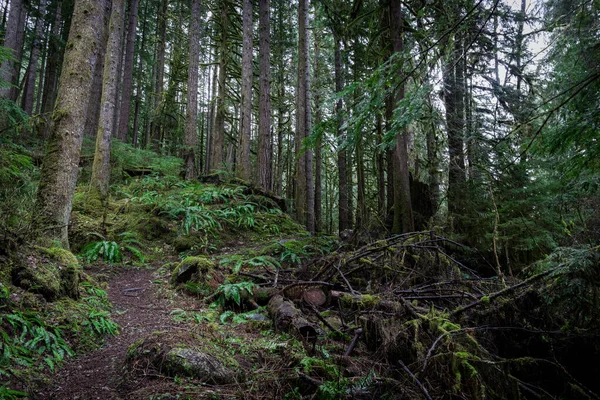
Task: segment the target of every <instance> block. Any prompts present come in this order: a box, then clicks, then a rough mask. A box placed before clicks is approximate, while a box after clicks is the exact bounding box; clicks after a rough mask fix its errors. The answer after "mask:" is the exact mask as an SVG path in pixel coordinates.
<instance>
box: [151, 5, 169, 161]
mask: <svg viewBox="0 0 600 400" xmlns="http://www.w3.org/2000/svg"><path fill="white" fill-rule="evenodd" d="M167 9H168V1H167V0H160V9H159V13H158V17H157V18H158V23H157V34H158V43H157V45H156V60H157V61H156V75H155V81H154V94H155V98H154V114H155V118H156V117H157V116H158V115H160V107H162V103H163V102H162V98H163V92H164V90H163V87H164V77H165V49H166V41H167ZM152 138H153V140H154V149H155V150H157V151H158V150H159V149H160V145H161V124H159V123H157V122H156V121H155V122H153V123H152Z"/></svg>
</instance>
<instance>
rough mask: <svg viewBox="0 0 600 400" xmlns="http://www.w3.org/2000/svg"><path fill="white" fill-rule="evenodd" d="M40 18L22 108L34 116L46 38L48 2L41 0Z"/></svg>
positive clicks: (37, 19) (30, 58)
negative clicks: (40, 62)
mask: <svg viewBox="0 0 600 400" xmlns="http://www.w3.org/2000/svg"><path fill="white" fill-rule="evenodd" d="M38 13H39V14H38V16H37V18H36V21H35V33H34V37H33V42H32V44H31V53H30V56H29V67H28V68H27V76H26V77H25V92H24V94H23V99H22V100H23V101H22V107H23V111H25V112H26V113H27V114H29V115H32V114H33V101H34V94H35V87H36V85H35V81H36V80H37V75H38V60H39V58H40V50H41V47H42V38H43V37H44V34H43V32H44V24H45V19H44V16H45V14H46V0H40V5H39V9H38Z"/></svg>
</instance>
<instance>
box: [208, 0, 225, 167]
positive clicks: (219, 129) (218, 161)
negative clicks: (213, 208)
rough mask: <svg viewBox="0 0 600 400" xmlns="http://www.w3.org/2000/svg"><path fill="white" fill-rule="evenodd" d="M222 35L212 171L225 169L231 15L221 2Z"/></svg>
mask: <svg viewBox="0 0 600 400" xmlns="http://www.w3.org/2000/svg"><path fill="white" fill-rule="evenodd" d="M221 7H222V8H221V27H220V28H221V37H220V43H219V79H218V84H217V87H218V89H217V92H218V94H217V104H216V107H217V108H216V115H215V125H214V127H213V137H212V145H211V157H210V161H211V164H210V165H211V167H210V172H211V173H214V172H216V171H219V170H222V169H223V161H224V160H223V157H224V152H223V150H224V147H225V89H226V88H225V84H226V82H225V81H226V79H225V78H226V73H227V57H228V54H227V46H228V42H227V29H229V16H228V14H227V5H226V4H225V2H222V4H221Z"/></svg>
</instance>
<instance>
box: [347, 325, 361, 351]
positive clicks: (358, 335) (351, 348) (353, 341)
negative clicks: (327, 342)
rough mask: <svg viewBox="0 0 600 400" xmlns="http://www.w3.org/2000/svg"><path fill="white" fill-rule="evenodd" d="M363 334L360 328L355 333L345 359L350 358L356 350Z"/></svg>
mask: <svg viewBox="0 0 600 400" xmlns="http://www.w3.org/2000/svg"><path fill="white" fill-rule="evenodd" d="M362 333H363V330H362V328H358V329H357V330H355V331H354V337H353V338H352V341H351V342H350V345H349V346H348V349H347V350H346V352H345V353H344V357H348V356H350V354H351V353H352V350H354V348H355V347H356V344H357V343H358V339H360V336H361V335H362Z"/></svg>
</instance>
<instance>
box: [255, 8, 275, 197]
mask: <svg viewBox="0 0 600 400" xmlns="http://www.w3.org/2000/svg"><path fill="white" fill-rule="evenodd" d="M258 4H259V11H258V12H259V55H260V92H259V96H258V101H259V106H258V109H259V112H258V162H257V170H258V180H257V181H258V185H259V186H260V187H261V188H263V189H264V190H271V189H272V187H271V186H272V179H273V166H272V153H273V150H272V138H271V61H270V60H271V57H270V52H271V45H270V42H269V36H270V33H271V32H270V24H269V18H270V5H269V0H259V3H258Z"/></svg>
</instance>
